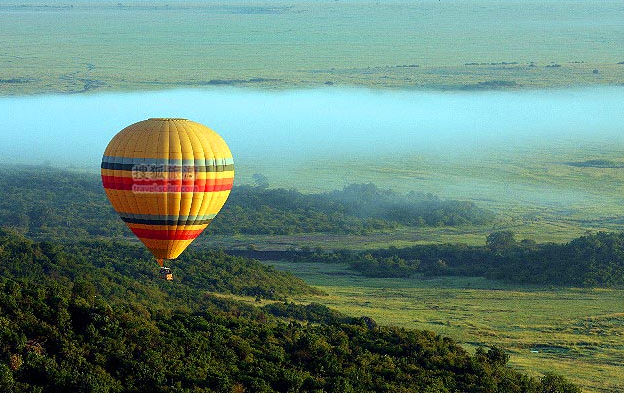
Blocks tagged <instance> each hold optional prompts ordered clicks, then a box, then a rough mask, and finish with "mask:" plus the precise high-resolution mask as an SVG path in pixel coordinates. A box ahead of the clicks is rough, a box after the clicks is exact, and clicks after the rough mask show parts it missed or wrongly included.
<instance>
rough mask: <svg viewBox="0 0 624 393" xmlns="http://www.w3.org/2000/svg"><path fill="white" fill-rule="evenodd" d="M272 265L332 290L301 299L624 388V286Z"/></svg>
mask: <svg viewBox="0 0 624 393" xmlns="http://www.w3.org/2000/svg"><path fill="white" fill-rule="evenodd" d="M268 263H269V264H270V265H273V266H275V267H276V268H278V269H283V270H288V271H291V272H293V273H294V274H295V275H297V276H299V277H301V278H303V279H304V280H305V281H306V282H307V283H309V284H312V285H313V286H316V287H318V288H319V289H321V290H322V291H323V292H325V293H327V295H326V296H301V297H296V298H293V299H291V300H294V301H296V302H303V303H308V302H318V303H321V304H324V305H327V306H329V307H332V308H334V309H336V310H339V311H342V312H345V313H347V314H350V315H367V316H371V317H372V318H374V319H375V320H376V321H377V322H378V323H381V324H385V325H398V326H402V327H406V328H413V329H426V330H432V331H435V332H437V333H440V334H443V335H446V336H449V337H453V338H454V339H455V340H457V341H458V342H460V343H461V344H462V345H464V346H465V347H466V348H468V349H469V350H473V349H474V348H476V347H478V346H488V345H500V346H502V347H504V348H506V350H507V351H509V353H510V355H511V364H512V365H513V366H514V367H516V368H518V369H521V370H523V371H526V372H528V373H530V374H533V375H538V374H541V373H545V372H548V371H554V372H557V373H560V374H562V375H565V376H566V377H568V378H570V379H571V380H573V381H575V382H576V383H578V384H580V385H581V386H583V388H584V391H585V392H588V393H603V392H609V393H613V392H620V391H622V389H624V379H623V378H622V374H621V370H622V367H624V345H622V336H624V303H623V302H622V299H624V291H622V290H601V289H574V288H549V287H540V286H517V285H508V284H505V283H501V282H495V281H488V280H485V279H482V278H466V277H463V278H457V277H442V278H436V279H420V278H411V279H370V278H365V277H362V276H359V275H357V274H355V273H353V272H352V271H350V270H348V269H347V268H346V266H344V265H331V264H322V263H287V262H278V261H275V262H268ZM239 299H244V298H239ZM247 300H248V301H249V302H253V299H247Z"/></svg>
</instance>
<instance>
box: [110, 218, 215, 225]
mask: <svg viewBox="0 0 624 393" xmlns="http://www.w3.org/2000/svg"><path fill="white" fill-rule="evenodd" d="M121 219H122V220H123V221H124V222H127V223H128V224H144V225H204V224H210V222H211V221H212V219H205V220H176V219H170V220H162V219H155V220H150V219H148V218H133V217H121Z"/></svg>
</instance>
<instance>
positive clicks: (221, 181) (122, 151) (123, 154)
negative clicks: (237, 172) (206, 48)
mask: <svg viewBox="0 0 624 393" xmlns="http://www.w3.org/2000/svg"><path fill="white" fill-rule="evenodd" d="M233 181H234V161H233V158H232V153H231V152H230V149H229V148H228V146H227V144H226V143H225V141H224V140H223V138H221V137H220V136H219V135H218V134H217V133H216V132H214V131H213V130H211V129H210V128H208V127H206V126H203V125H201V124H199V123H196V122H193V121H190V120H186V119H172V118H158V119H148V120H143V121H140V122H138V123H135V124H132V125H130V126H128V127H126V128H124V129H123V130H121V131H120V132H119V133H118V134H117V135H115V136H114V137H113V139H112V140H111V141H110V143H109V144H108V146H107V147H106V151H105V152H104V157H103V158H102V184H103V185H104V189H105V190H106V195H107V196H108V199H109V201H110V202H111V204H112V205H113V208H114V209H115V211H117V213H118V214H119V217H121V219H122V220H123V221H124V222H125V223H126V225H127V226H128V227H129V228H130V230H131V231H132V232H133V233H134V234H135V235H136V236H137V237H138V238H139V239H140V240H141V242H143V244H145V246H146V247H147V248H148V249H149V250H150V252H151V253H152V254H153V255H154V257H155V258H156V260H157V261H158V264H159V265H160V267H161V276H162V277H163V278H165V279H172V275H171V270H170V269H169V268H167V267H165V266H164V262H165V260H167V259H175V258H177V257H178V256H179V255H180V254H181V253H182V252H183V251H184V250H185V249H186V247H188V245H189V244H190V243H191V242H192V241H193V240H194V239H195V238H196V237H197V236H199V234H200V233H201V232H202V231H203V230H204V229H205V228H206V227H207V226H208V224H210V222H211V221H212V219H213V218H214V217H215V215H216V214H217V213H218V212H219V210H221V208H222V207H223V205H224V204H225V201H226V200H227V198H228V195H229V194H230V190H231V189H232V184H233Z"/></svg>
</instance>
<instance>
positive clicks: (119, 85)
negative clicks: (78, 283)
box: [0, 56, 624, 97]
mask: <svg viewBox="0 0 624 393" xmlns="http://www.w3.org/2000/svg"><path fill="white" fill-rule="evenodd" d="M0 58H1V56H0ZM0 63H1V61H0ZM29 68H30V67H29ZM50 71H51V72H47V73H32V72H27V71H26V70H22V71H21V72H20V70H19V69H11V68H7V67H4V72H3V74H2V75H1V76H0V97H10V96H32V95H44V94H82V93H92V92H144V91H162V90H172V89H180V88H214V87H236V88H244V89H258V90H300V89H310V88H319V87H344V88H368V89H378V90H421V91H490V90H495V91H517V90H537V89H544V90H551V89H562V88H586V87H598V86H624V64H620V63H615V64H604V63H603V64H595V63H594V64H592V63H569V64H556V65H550V64H546V65H535V64H534V63H533V64H531V65H527V64H523V65H520V64H513V62H512V63H506V64H504V65H500V64H494V65H490V64H488V65H484V64H478V65H476V64H467V65H464V66H448V67H424V66H422V67H421V66H416V65H406V66H403V65H396V66H376V67H370V68H365V69H358V68H352V69H329V70H307V71H293V72H291V73H285V72H275V71H274V72H272V73H268V72H262V71H258V72H256V73H253V74H249V73H247V74H245V73H240V72H236V70H234V71H233V72H228V73H227V74H219V73H218V72H214V71H212V72H211V71H209V70H206V72H205V73H204V74H203V75H201V76H196V75H195V76H192V75H191V76H189V77H187V78H184V77H181V76H179V75H172V74H171V73H167V72H160V73H153V74H152V75H151V76H152V77H148V76H145V75H140V74H132V73H126V74H124V73H123V70H121V69H110V68H108V69H99V68H98V67H96V66H93V65H91V64H88V65H83V66H82V67H76V69H75V70H73V71H71V72H68V73H64V74H59V73H58V71H57V70H50Z"/></svg>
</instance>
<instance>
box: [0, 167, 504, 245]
mask: <svg viewBox="0 0 624 393" xmlns="http://www.w3.org/2000/svg"><path fill="white" fill-rule="evenodd" d="M265 186H266V184H263V183H260V184H259V185H257V186H236V187H234V189H233V191H232V193H231V194H230V198H229V200H228V202H227V203H226V205H225V207H224V208H223V210H222V211H221V213H220V214H219V215H217V217H216V219H215V220H214V221H213V222H212V224H211V226H210V227H209V228H208V229H207V230H208V231H210V232H211V233H220V234H267V235H271V234H295V233H313V232H327V233H367V232H371V231H377V230H388V229H392V228H396V227H398V226H419V227H420V226H443V225H452V226H456V225H469V224H471V225H481V224H485V223H487V222H490V221H491V220H492V219H493V217H494V215H493V214H492V213H491V212H489V211H487V210H485V209H482V208H479V207H478V206H476V205H475V204H474V203H472V202H463V201H452V200H450V201H447V200H441V199H439V198H437V197H436V196H434V195H431V194H419V193H414V192H412V193H409V194H407V195H403V194H399V193H396V192H393V191H389V190H381V189H379V188H377V187H376V186H375V185H373V184H353V185H350V186H347V187H345V188H344V189H343V190H341V191H333V192H328V193H321V194H303V193H301V192H298V191H296V190H285V189H269V188H266V187H265ZM0 226H4V227H10V228H14V229H17V230H19V231H20V232H23V233H26V234H27V235H28V236H29V237H30V238H35V239H39V240H45V239H48V240H59V241H63V240H64V239H77V238H93V237H106V238H110V237H123V236H131V233H130V231H129V230H128V229H127V228H126V226H125V225H124V224H123V223H122V222H121V220H119V218H118V217H117V215H116V214H115V212H114V211H113V209H112V207H111V205H110V204H109V203H108V201H107V200H106V195H105V194H104V190H103V188H102V185H101V181H100V179H99V177H98V176H96V175H94V174H87V173H77V172H71V171H64V170H59V169H54V168H51V167H26V166H22V167H18V166H2V167H0Z"/></svg>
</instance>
